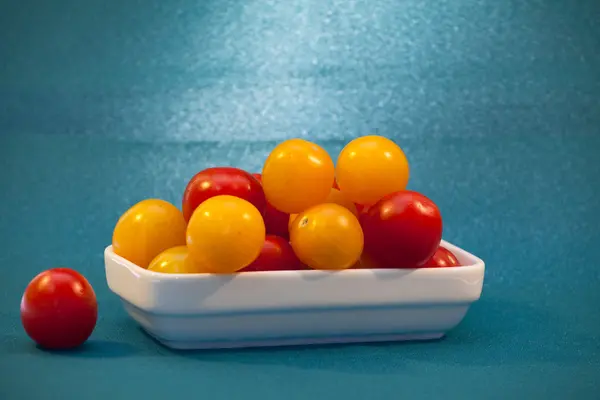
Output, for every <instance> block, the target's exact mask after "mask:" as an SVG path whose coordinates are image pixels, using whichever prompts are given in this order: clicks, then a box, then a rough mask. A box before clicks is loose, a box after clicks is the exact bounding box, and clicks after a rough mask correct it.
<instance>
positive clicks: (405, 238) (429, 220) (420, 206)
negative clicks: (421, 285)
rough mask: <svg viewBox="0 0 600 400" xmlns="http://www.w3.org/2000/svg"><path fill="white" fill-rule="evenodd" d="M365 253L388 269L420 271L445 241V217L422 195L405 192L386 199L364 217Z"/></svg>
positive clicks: (362, 219)
mask: <svg viewBox="0 0 600 400" xmlns="http://www.w3.org/2000/svg"><path fill="white" fill-rule="evenodd" d="M360 222H361V226H362V228H363V232H364V235H365V252H366V253H368V254H369V256H370V257H371V258H372V259H373V261H374V262H375V263H376V264H377V265H381V266H383V267H385V268H417V267H420V266H422V265H423V264H424V263H425V262H427V261H428V260H429V259H430V258H431V257H432V256H433V255H434V253H435V251H436V249H437V248H438V246H439V244H440V242H441V239H442V228H443V224H442V216H441V214H440V211H439V209H438V207H437V206H436V204H435V203H434V202H433V201H431V200H430V199H429V198H427V197H426V196H424V195H423V194H421V193H417V192H414V191H409V190H404V191H399V192H395V193H391V194H389V195H387V196H384V197H383V198H382V199H381V200H379V201H378V202H377V203H375V204H374V205H373V206H371V207H369V209H368V210H367V211H366V212H365V211H363V213H362V214H361V215H360Z"/></svg>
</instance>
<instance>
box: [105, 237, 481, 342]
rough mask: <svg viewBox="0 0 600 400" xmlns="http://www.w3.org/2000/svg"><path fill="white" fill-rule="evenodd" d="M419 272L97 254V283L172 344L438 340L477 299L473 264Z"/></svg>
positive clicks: (465, 261)
mask: <svg viewBox="0 0 600 400" xmlns="http://www.w3.org/2000/svg"><path fill="white" fill-rule="evenodd" d="M442 244H443V246H444V247H446V248H448V249H449V250H451V251H452V252H453V253H454V254H455V255H456V257H457V258H458V260H459V262H460V263H461V265H462V266H460V267H454V268H422V269H387V270H384V269H378V270H375V269H373V270H369V269H356V270H345V271H335V272H330V271H312V270H310V271H275V272H246V273H239V274H232V275H212V274H162V273H157V272H151V271H148V270H146V269H143V268H140V267H138V266H137V265H135V264H133V263H131V262H129V261H127V260H125V259H124V258H122V257H120V256H118V255H116V254H115V253H114V252H113V251H112V247H111V246H109V247H107V248H106V250H105V252H104V259H105V264H106V279H107V282H108V286H109V287H110V289H111V290H112V291H113V292H114V293H116V294H117V295H118V296H120V297H121V299H122V300H123V304H124V306H125V309H126V311H127V312H128V313H129V315H130V316H131V317H132V318H133V319H134V320H136V321H137V322H138V323H139V324H140V325H141V326H142V327H143V328H144V329H145V330H146V331H147V332H148V333H149V334H150V335H151V336H153V337H154V338H156V339H157V340H158V341H159V342H161V343H162V344H164V345H165V346H168V347H171V348H176V349H207V348H233V347H257V346H282V345H299V344H322V343H349V342H377V341H396V340H426V339H437V338H441V337H442V336H443V335H444V334H445V333H446V332H447V331H449V330H450V329H452V328H454V327H455V326H456V325H457V324H458V323H459V322H460V321H461V320H462V319H463V317H464V316H465V314H466V313H467V310H468V309H469V306H470V305H471V303H473V302H474V301H477V300H478V299H479V297H480V296H481V290H482V286H483V278H484V272H485V265H484V262H483V261H482V260H480V259H479V258H477V257H475V256H474V255H472V254H469V253H467V252H466V251H464V250H462V249H460V248H458V247H456V246H453V245H451V244H449V243H447V242H443V243H442Z"/></svg>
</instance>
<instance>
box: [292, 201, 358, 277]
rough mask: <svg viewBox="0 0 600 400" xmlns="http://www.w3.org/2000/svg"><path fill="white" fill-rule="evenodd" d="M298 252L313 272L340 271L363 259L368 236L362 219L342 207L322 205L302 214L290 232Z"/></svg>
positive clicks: (328, 204) (295, 250)
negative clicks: (362, 226)
mask: <svg viewBox="0 0 600 400" xmlns="http://www.w3.org/2000/svg"><path fill="white" fill-rule="evenodd" d="M290 243H291V244H292V248H293V249H294V252H295V253H296V255H297V256H298V258H299V259H300V261H302V263H304V264H306V265H308V266H309V267H311V268H313V269H328V270H339V269H346V268H350V267H352V266H353V265H354V264H356V262H357V261H358V260H359V259H360V255H361V253H362V251H363V245H364V237H363V231H362V228H361V227H360V223H359V222H358V219H357V218H356V216H355V215H354V214H352V212H350V211H349V210H348V209H347V208H345V207H342V206H340V205H338V204H331V203H326V204H320V205H318V206H315V207H311V208H309V209H308V210H306V211H304V212H303V213H300V214H299V215H298V217H297V218H296V219H295V220H294V222H293V224H292V229H291V230H290Z"/></svg>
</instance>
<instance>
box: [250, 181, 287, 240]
mask: <svg viewBox="0 0 600 400" xmlns="http://www.w3.org/2000/svg"><path fill="white" fill-rule="evenodd" d="M252 176H254V177H255V178H256V179H257V180H258V181H259V182H260V183H261V184H262V176H261V175H260V174H252ZM263 218H264V220H265V228H266V229H267V234H268V235H277V236H281V237H282V238H285V239H288V240H289V238H290V234H289V230H288V220H289V219H290V215H289V214H287V213H284V212H282V211H279V210H278V209H276V208H275V207H273V206H272V205H271V204H270V203H269V202H267V207H266V208H265V212H264V213H263Z"/></svg>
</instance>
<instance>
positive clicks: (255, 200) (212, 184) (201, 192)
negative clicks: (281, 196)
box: [182, 167, 267, 221]
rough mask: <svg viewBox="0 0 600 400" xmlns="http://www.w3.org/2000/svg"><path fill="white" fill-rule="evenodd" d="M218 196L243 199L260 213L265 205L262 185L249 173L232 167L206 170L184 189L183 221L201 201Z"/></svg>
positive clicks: (198, 174)
mask: <svg viewBox="0 0 600 400" xmlns="http://www.w3.org/2000/svg"><path fill="white" fill-rule="evenodd" d="M219 195H229V196H235V197H239V198H241V199H244V200H246V201H248V202H249V203H251V204H252V205H253V206H254V207H256V208H257V209H258V211H260V212H261V213H263V212H264V211H265V207H266V205H267V201H266V200H265V193H264V192H263V190H262V185H261V184H260V183H259V182H258V181H257V180H256V179H255V178H254V177H253V176H252V175H251V174H250V173H248V172H246V171H243V170H241V169H239V168H233V167H216V168H207V169H205V170H203V171H200V172H198V173H197V174H196V175H195V176H194V177H193V178H192V179H191V180H190V181H189V183H188V184H187V187H186V188H185V192H184V193H183V207H182V209H183V216H184V218H185V220H186V221H189V220H190V218H191V217H192V214H193V213H194V210H195V209H196V207H198V206H199V205H200V204H201V203H202V202H203V201H205V200H208V199H209V198H211V197H214V196H219Z"/></svg>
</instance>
